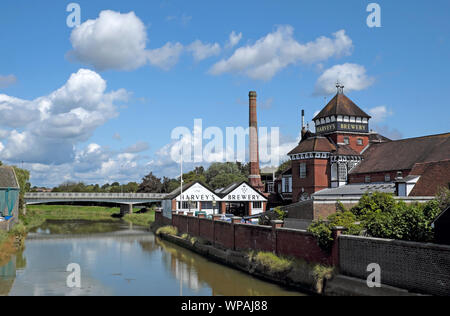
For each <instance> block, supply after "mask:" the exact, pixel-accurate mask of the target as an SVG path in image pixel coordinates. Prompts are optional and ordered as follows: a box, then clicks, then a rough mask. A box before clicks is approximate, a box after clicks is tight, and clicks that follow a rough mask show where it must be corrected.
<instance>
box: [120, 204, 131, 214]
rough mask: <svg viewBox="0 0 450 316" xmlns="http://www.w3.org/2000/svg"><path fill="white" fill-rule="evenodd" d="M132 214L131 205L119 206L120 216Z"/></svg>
mask: <svg viewBox="0 0 450 316" xmlns="http://www.w3.org/2000/svg"><path fill="white" fill-rule="evenodd" d="M126 214H133V204H124V205H121V206H120V215H122V216H125V215H126Z"/></svg>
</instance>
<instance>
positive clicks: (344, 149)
mask: <svg viewBox="0 0 450 316" xmlns="http://www.w3.org/2000/svg"><path fill="white" fill-rule="evenodd" d="M333 155H339V156H360V154H359V153H358V152H356V151H355V150H354V149H353V148H351V147H350V145H338V146H337V149H336V151H334V152H333Z"/></svg>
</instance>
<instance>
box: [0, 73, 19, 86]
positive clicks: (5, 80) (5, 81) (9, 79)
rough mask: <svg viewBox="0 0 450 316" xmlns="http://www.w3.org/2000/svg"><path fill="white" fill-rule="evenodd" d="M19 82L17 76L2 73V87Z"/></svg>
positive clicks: (0, 82)
mask: <svg viewBox="0 0 450 316" xmlns="http://www.w3.org/2000/svg"><path fill="white" fill-rule="evenodd" d="M16 82H17V78H16V76H14V75H8V76H2V75H0V88H7V87H9V86H10V85H13V84H15V83H16Z"/></svg>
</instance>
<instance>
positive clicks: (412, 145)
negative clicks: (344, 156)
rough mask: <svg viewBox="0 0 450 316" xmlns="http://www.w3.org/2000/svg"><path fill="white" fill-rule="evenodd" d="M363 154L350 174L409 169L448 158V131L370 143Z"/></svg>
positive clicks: (449, 143)
mask: <svg viewBox="0 0 450 316" xmlns="http://www.w3.org/2000/svg"><path fill="white" fill-rule="evenodd" d="M363 156H364V160H363V161H362V162H361V163H360V164H359V165H358V166H356V167H355V168H353V170H352V171H351V172H350V173H351V174H358V173H374V172H385V171H400V170H411V169H412V168H413V167H414V165H415V164H416V163H426V162H435V161H443V160H447V159H449V157H450V133H447V134H441V135H431V136H425V137H419V138H410V139H403V140H397V141H391V142H386V143H376V144H371V145H370V147H369V148H368V149H367V150H366V151H365V152H364V154H363Z"/></svg>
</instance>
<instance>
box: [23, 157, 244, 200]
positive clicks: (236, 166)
mask: <svg viewBox="0 0 450 316" xmlns="http://www.w3.org/2000/svg"><path fill="white" fill-rule="evenodd" d="M249 172H250V164H242V163H240V162H225V163H213V164H211V165H210V166H209V167H208V168H207V169H205V168H204V167H196V168H195V169H194V170H192V171H190V172H187V173H184V174H183V183H184V184H188V183H191V182H194V181H199V182H202V183H204V184H205V185H207V186H209V187H211V188H212V189H214V190H215V189H219V188H223V187H226V186H228V185H230V184H232V183H234V182H239V181H246V180H247V179H248V175H249ZM179 186H180V177H178V178H168V177H162V178H159V177H157V176H156V175H154V174H153V172H150V173H149V174H148V175H146V176H145V177H144V178H143V179H142V181H141V183H137V182H129V183H128V184H120V183H118V182H114V183H112V184H109V183H107V184H104V185H101V186H100V185H99V184H89V185H87V184H85V183H83V182H73V181H67V182H64V183H62V184H60V185H59V186H57V187H55V188H53V189H52V192H73V193H170V192H172V191H174V190H176V189H177V188H178V187H179ZM36 190H37V188H36V187H34V188H32V189H31V191H36Z"/></svg>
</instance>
